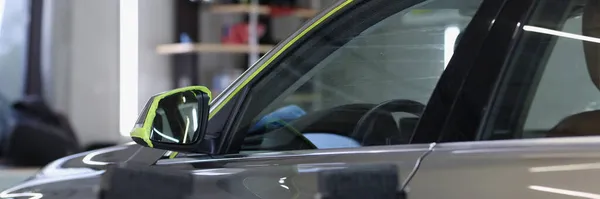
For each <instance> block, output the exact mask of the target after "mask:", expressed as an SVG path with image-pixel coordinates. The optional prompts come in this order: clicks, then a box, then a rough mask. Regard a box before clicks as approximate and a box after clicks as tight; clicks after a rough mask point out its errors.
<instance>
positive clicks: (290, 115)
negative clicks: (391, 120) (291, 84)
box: [249, 105, 361, 149]
mask: <svg viewBox="0 0 600 199" xmlns="http://www.w3.org/2000/svg"><path fill="white" fill-rule="evenodd" d="M304 115H306V111H304V110H303V109H302V108H300V107H299V106H297V105H289V106H284V107H281V108H279V109H277V110H275V111H273V112H271V113H269V114H267V115H265V116H263V117H262V118H261V119H260V120H258V122H256V124H255V125H254V126H253V127H252V128H251V129H250V130H249V134H253V133H254V132H257V131H260V130H263V129H264V130H266V131H270V130H273V129H278V128H282V127H285V126H286V124H287V123H290V122H293V121H294V120H296V119H298V118H300V117H302V116H304ZM302 135H303V136H304V137H305V138H306V139H308V140H309V141H310V142H312V144H313V145H315V146H316V147H317V148H318V149H330V148H353V147H360V146H361V145H360V143H358V142H357V141H356V140H354V139H352V138H349V137H345V136H341V135H337V134H333V133H327V132H302Z"/></svg>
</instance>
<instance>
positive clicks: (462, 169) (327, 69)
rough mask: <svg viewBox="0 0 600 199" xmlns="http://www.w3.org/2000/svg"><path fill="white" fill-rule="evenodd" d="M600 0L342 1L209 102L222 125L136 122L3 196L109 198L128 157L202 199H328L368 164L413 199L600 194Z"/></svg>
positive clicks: (213, 118)
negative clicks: (108, 173) (123, 139)
mask: <svg viewBox="0 0 600 199" xmlns="http://www.w3.org/2000/svg"><path fill="white" fill-rule="evenodd" d="M599 3H600V2H599V1H596V0H430V1H425V0H342V1H339V2H338V3H336V4H335V5H333V6H332V7H331V8H329V9H327V10H325V11H323V12H322V13H321V14H319V15H318V16H317V17H315V18H314V19H312V20H311V21H310V22H309V23H307V24H306V25H305V26H304V27H302V28H301V29H300V30H298V31H297V32H296V33H295V34H293V35H292V36H291V37H290V38H288V39H287V40H285V41H283V42H282V43H281V44H279V45H278V46H277V47H276V48H275V49H273V50H271V51H270V52H269V53H267V54H266V55H265V56H264V57H263V58H261V59H260V60H259V61H258V62H257V63H256V64H255V65H254V66H253V67H251V68H250V69H249V70H248V71H246V72H245V73H244V74H243V75H242V76H241V77H240V78H239V79H238V80H236V81H235V82H234V83H233V84H232V85H230V86H229V87H228V88H227V89H226V90H225V91H224V92H222V94H220V95H219V96H217V97H215V98H214V99H212V100H211V102H210V108H208V104H206V105H205V106H204V105H201V106H199V107H195V108H198V109H202V110H197V113H204V112H202V111H205V113H207V114H206V116H202V115H203V114H201V115H200V116H199V115H195V116H193V117H190V118H192V119H191V120H190V119H186V120H184V121H186V124H187V125H188V126H189V125H190V124H191V123H193V126H194V127H195V128H194V129H200V128H199V126H203V125H205V127H206V130H198V131H194V133H196V134H192V135H191V137H189V139H187V138H188V136H182V135H180V134H175V133H174V132H175V131H172V132H164V131H159V130H152V129H149V128H147V129H146V130H151V133H152V135H151V136H149V137H143V136H141V137H140V135H141V133H139V132H135V130H134V133H133V134H132V137H133V139H134V140H135V141H136V143H138V144H135V143H130V144H127V145H123V146H116V147H111V148H105V149H100V150H96V151H91V152H86V153H81V154H77V155H73V156H68V157H65V158H62V159H59V160H56V161H55V162H53V163H51V164H49V165H48V166H46V167H45V168H43V169H42V170H41V171H40V172H39V173H38V174H37V175H36V176H34V177H32V178H31V179H29V180H27V181H25V182H23V183H22V184H19V185H17V186H15V187H13V188H10V189H8V190H5V191H4V192H1V193H0V198H78V199H80V198H95V197H96V196H97V194H98V187H99V182H100V176H101V175H102V174H103V173H104V171H105V169H106V167H107V166H108V165H110V164H114V163H117V162H123V161H129V162H135V163H138V164H145V165H149V166H152V167H160V168H169V169H174V170H184V171H188V172H189V173H190V174H192V175H193V176H194V178H195V180H196V182H198V183H196V184H194V186H195V189H194V196H195V198H257V199H258V198H261V199H266V198H277V199H280V198H294V199H296V198H314V197H315V195H316V194H317V191H318V190H317V183H316V181H317V173H318V172H319V171H323V170H328V169H343V168H346V167H348V166H349V165H353V164H360V163H393V164H396V165H397V166H398V171H399V174H400V175H399V179H398V180H399V181H400V182H404V185H405V186H403V187H405V191H406V192H407V197H408V198H456V199H459V198H460V199H463V198H501V199H507V198H600V191H598V185H596V184H595V183H594V181H593V179H595V178H596V177H600V172H599V171H596V170H597V169H600V137H598V136H597V135H598V134H600V111H598V109H599V106H600V60H599V57H600V56H598V55H599V54H600V46H599V45H598V44H597V43H600V5H598V4H599ZM459 35H460V39H459V40H457V37H459ZM157 96H162V94H160V95H157ZM156 100H160V99H150V100H149V102H153V101H156ZM184 102H185V100H184ZM151 104H152V103H150V105H151ZM199 104H200V103H199ZM155 108H156V107H155ZM146 110H154V111H156V113H154V112H153V113H152V114H155V115H156V118H154V119H153V120H151V121H149V122H151V124H152V127H154V125H159V123H160V125H165V124H169V123H170V121H171V119H172V118H173V117H172V116H169V113H167V111H163V112H160V111H157V110H156V109H152V108H149V107H147V108H146ZM148 114H149V113H142V117H141V119H140V121H141V122H139V124H146V123H145V122H148V121H146V119H145V115H148ZM194 114H195V113H194ZM165 117H166V118H165ZM157 118H158V119H157ZM132 125H133V124H132ZM142 126H143V125H142ZM137 127H140V126H139V125H136V128H137ZM186 132H187V131H186Z"/></svg>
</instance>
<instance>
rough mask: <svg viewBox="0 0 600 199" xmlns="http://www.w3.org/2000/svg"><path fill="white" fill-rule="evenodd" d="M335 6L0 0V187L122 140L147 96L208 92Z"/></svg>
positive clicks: (231, 0) (202, 0)
mask: <svg viewBox="0 0 600 199" xmlns="http://www.w3.org/2000/svg"><path fill="white" fill-rule="evenodd" d="M334 2H335V0H256V2H249V1H248V0H0V190H2V189H4V188H7V186H9V185H12V184H14V183H16V182H18V181H20V180H23V179H25V177H27V176H29V175H31V174H32V173H33V172H35V171H36V169H37V168H39V167H40V166H43V165H45V164H47V163H48V162H49V161H51V160H53V159H55V158H56V157H62V156H64V155H66V154H71V153H74V152H80V151H85V150H91V149H95V148H100V147H105V146H110V145H115V144H120V143H125V142H129V141H131V139H130V138H129V137H128V133H129V130H130V129H131V127H132V125H133V123H134V122H135V120H136V119H137V115H138V112H139V110H140V109H141V108H142V106H143V105H144V103H145V102H146V100H147V99H148V98H149V97H150V96H152V95H154V94H156V93H159V92H162V91H166V90H169V89H173V88H177V87H183V86H188V85H206V86H208V87H209V88H210V89H211V90H212V92H213V95H215V96H216V95H218V94H219V92H220V91H222V90H223V89H224V88H225V87H226V86H227V85H228V84H229V83H230V82H232V81H233V80H235V78H237V76H239V75H240V74H241V73H242V72H243V71H244V70H245V69H247V68H248V67H249V66H250V65H251V64H252V63H254V62H255V61H256V60H257V59H258V58H259V57H260V56H261V55H263V54H264V53H266V52H267V51H269V50H270V49H271V48H273V46H274V45H275V44H277V43H278V42H280V41H281V40H283V39H285V38H286V37H287V36H288V35H290V34H292V33H293V32H294V31H295V30H296V29H298V28H300V26H301V25H302V24H303V23H305V22H306V20H308V19H310V18H311V17H313V16H314V15H316V14H317V13H318V12H319V11H320V10H321V9H323V8H326V7H327V6H329V5H331V4H332V3H334ZM252 3H256V4H257V6H251V5H253V4H252ZM17 131H18V132H19V136H14V135H15V133H14V132H17ZM21 132H24V133H21ZM40 132H42V133H41V134H43V135H42V136H41V137H40V138H39V140H45V141H44V142H40V143H31V139H25V138H30V137H31V136H39V134H40ZM44 135H45V136H47V137H44ZM56 135H60V136H59V137H61V138H60V140H56V141H52V142H50V141H49V140H50V139H57V138H56ZM14 143H18V144H14ZM51 143H53V144H54V145H52V144H51ZM32 145H39V146H42V147H46V148H49V149H55V148H56V147H57V146H60V147H61V149H60V150H57V152H53V153H49V154H46V153H40V152H39V149H38V150H37V151H32V150H29V151H28V150H27V149H28V146H32ZM46 145H48V146H46ZM53 147H54V148H53ZM50 151H54V150H50Z"/></svg>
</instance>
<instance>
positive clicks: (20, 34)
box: [0, 0, 29, 101]
mask: <svg viewBox="0 0 600 199" xmlns="http://www.w3.org/2000/svg"><path fill="white" fill-rule="evenodd" d="M2 2H3V1H0V4H1V3H2ZM0 6H2V5H0ZM28 21H29V2H28V1H24V0H19V1H8V0H7V1H4V12H2V10H0V98H6V99H7V100H9V101H14V100H17V99H19V98H20V97H21V95H22V93H23V88H24V87H23V83H24V77H25V70H24V69H25V64H26V62H25V61H26V59H27V58H26V57H25V55H26V50H27V33H28V32H27V30H28V25H29V23H28ZM0 100H2V99H0Z"/></svg>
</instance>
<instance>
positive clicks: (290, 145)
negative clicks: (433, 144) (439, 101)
mask: <svg viewBox="0 0 600 199" xmlns="http://www.w3.org/2000/svg"><path fill="white" fill-rule="evenodd" d="M365 4H368V3H365ZM379 4H380V5H364V6H361V7H362V8H364V9H369V10H378V12H361V11H355V12H353V13H357V14H353V15H351V16H344V17H343V19H336V23H334V24H336V25H331V27H326V28H323V29H324V30H322V31H320V33H319V34H318V35H317V36H315V37H316V39H311V40H309V41H306V43H305V44H304V46H302V47H300V48H299V49H298V50H297V52H295V53H294V54H293V55H291V56H289V57H287V58H285V59H284V60H283V61H281V62H280V63H279V64H277V65H276V67H275V69H273V71H272V72H270V73H269V74H268V75H266V76H265V77H263V78H262V80H261V81H259V82H258V83H257V84H256V85H255V86H254V87H253V88H252V91H251V93H250V94H249V96H250V97H249V99H247V108H246V109H245V111H244V112H243V113H242V119H241V121H240V123H241V124H240V125H239V128H238V129H237V131H238V132H242V133H245V134H246V138H245V139H244V144H243V146H242V150H243V151H250V150H298V149H327V148H349V147H362V146H374V145H392V144H406V143H408V140H409V139H410V137H411V136H412V133H413V132H414V130H415V127H416V124H417V122H418V121H419V116H420V114H421V113H422V110H423V108H424V107H425V105H426V104H427V103H428V101H429V98H430V96H431V94H432V92H433V90H434V88H435V86H436V84H437V82H438V79H439V77H440V75H441V74H442V73H443V71H444V69H445V66H446V64H447V63H448V61H449V59H450V57H451V56H452V53H453V51H454V47H455V41H456V38H457V36H458V35H459V34H460V32H461V30H462V29H463V28H464V27H466V25H467V24H468V23H469V22H470V20H471V18H472V15H473V13H475V11H476V10H477V9H478V6H479V4H480V1H474V0H473V1H471V0H470V1H462V0H443V1H442V0H435V1H427V2H425V3H422V4H419V5H413V6H412V7H407V6H410V5H407V3H406V1H391V2H390V3H387V4H385V5H384V4H381V3H379ZM377 6H379V7H377ZM384 102H386V104H385V105H382V106H381V107H379V108H378V109H374V108H375V107H378V105H381V104H382V103H384ZM367 116H368V117H367Z"/></svg>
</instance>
